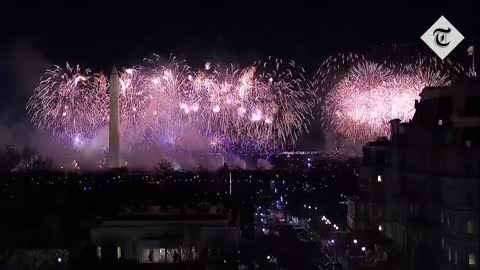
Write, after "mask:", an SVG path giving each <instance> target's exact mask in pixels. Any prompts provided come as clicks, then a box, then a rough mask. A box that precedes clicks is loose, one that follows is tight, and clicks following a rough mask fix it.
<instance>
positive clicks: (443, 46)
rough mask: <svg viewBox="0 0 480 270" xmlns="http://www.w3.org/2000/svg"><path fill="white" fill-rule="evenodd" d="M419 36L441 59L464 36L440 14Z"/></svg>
mask: <svg viewBox="0 0 480 270" xmlns="http://www.w3.org/2000/svg"><path fill="white" fill-rule="evenodd" d="M420 38H421V39H422V40H423V42H425V44H427V45H428V47H430V49H432V51H433V52H434V53H436V54H437V55H438V57H440V58H441V59H442V60H443V59H445V57H447V56H448V55H449V54H450V53H451V52H452V51H453V49H455V47H457V46H458V44H460V42H462V40H463V38H464V37H463V35H462V34H461V33H460V32H459V31H458V30H457V29H456V28H455V27H454V26H453V25H452V24H451V23H450V22H449V21H448V20H447V19H446V18H445V17H444V16H441V17H440V18H439V19H438V20H437V21H436V22H435V23H434V24H433V25H432V26H431V27H430V28H429V29H428V30H427V32H425V34H423V35H422V36H421V37H420Z"/></svg>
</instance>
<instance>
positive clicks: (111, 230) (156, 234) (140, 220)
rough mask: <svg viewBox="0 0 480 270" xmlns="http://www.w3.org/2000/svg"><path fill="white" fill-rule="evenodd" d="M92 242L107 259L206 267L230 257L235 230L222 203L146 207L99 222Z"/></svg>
mask: <svg viewBox="0 0 480 270" xmlns="http://www.w3.org/2000/svg"><path fill="white" fill-rule="evenodd" d="M91 241H92V243H93V244H94V245H95V246H96V252H97V257H98V258H99V259H100V260H101V261H106V262H110V263H111V262H115V261H117V262H119V263H121V262H129V263H141V264H147V263H168V264H203V265H207V264H209V263H216V262H226V261H228V260H231V258H232V257H235V255H236V254H237V250H238V247H239V241H240V230H239V228H238V226H237V223H236V222H235V218H233V217H232V216H231V214H230V212H229V210H228V209H225V208H224V207H223V206H221V205H206V204H205V205H197V206H194V207H190V208H188V207H168V206H150V207H147V208H146V209H143V210H138V209H135V210H131V211H127V212H126V213H124V214H121V215H118V216H117V217H114V218H107V219H102V220H100V221H99V223H98V225H97V226H95V227H94V228H92V230H91Z"/></svg>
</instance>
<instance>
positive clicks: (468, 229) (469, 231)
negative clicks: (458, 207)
mask: <svg viewBox="0 0 480 270" xmlns="http://www.w3.org/2000/svg"><path fill="white" fill-rule="evenodd" d="M467 232H468V233H470V234H473V220H469V221H467Z"/></svg>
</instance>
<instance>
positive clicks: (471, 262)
mask: <svg viewBox="0 0 480 270" xmlns="http://www.w3.org/2000/svg"><path fill="white" fill-rule="evenodd" d="M475 263H476V261H475V253H470V254H468V264H469V265H475Z"/></svg>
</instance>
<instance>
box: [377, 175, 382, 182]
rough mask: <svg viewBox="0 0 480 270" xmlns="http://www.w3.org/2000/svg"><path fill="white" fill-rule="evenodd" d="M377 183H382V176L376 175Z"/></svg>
mask: <svg viewBox="0 0 480 270" xmlns="http://www.w3.org/2000/svg"><path fill="white" fill-rule="evenodd" d="M377 182H379V183H381V182H382V176H381V175H377Z"/></svg>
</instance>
